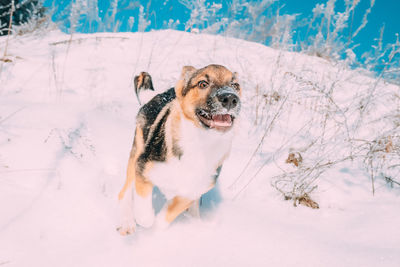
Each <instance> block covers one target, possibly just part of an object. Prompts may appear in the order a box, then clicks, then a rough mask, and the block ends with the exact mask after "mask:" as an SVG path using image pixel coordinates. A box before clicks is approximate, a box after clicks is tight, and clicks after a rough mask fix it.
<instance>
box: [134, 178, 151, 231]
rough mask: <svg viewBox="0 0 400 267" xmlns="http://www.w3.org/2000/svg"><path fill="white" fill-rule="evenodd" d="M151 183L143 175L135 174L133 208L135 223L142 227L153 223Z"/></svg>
mask: <svg viewBox="0 0 400 267" xmlns="http://www.w3.org/2000/svg"><path fill="white" fill-rule="evenodd" d="M152 192H153V184H152V183H151V182H149V181H146V179H145V178H144V177H140V176H137V177H136V180H135V191H134V202H133V205H134V210H135V217H136V223H137V224H139V225H141V226H143V227H146V228H148V227H151V226H152V225H153V223H154V218H155V215H154V209H153V199H152V197H153V195H152Z"/></svg>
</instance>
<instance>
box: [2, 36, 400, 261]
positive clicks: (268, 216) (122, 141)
mask: <svg viewBox="0 0 400 267" xmlns="http://www.w3.org/2000/svg"><path fill="white" fill-rule="evenodd" d="M70 39H71V36H70V35H65V34H63V33H60V32H57V31H53V32H49V33H46V34H33V35H26V36H17V37H12V38H11V39H10V40H9V44H8V58H9V59H10V60H11V61H12V62H3V63H1V62H0V64H3V66H2V70H1V73H0V266H7V267H8V266H10V267H11V266H400V228H399V225H400V213H399V212H398V210H399V207H400V191H399V188H398V187H397V188H390V187H388V186H387V185H386V184H385V182H384V181H381V180H379V179H378V180H377V181H376V182H375V195H374V196H373V195H372V192H371V181H370V179H369V177H368V174H367V173H366V172H365V170H364V169H363V168H361V167H360V165H359V164H358V163H353V164H350V163H348V162H345V163H341V164H337V165H334V166H333V167H332V168H330V169H328V170H327V171H326V172H324V173H323V174H322V175H321V176H320V177H319V178H318V181H317V184H318V188H317V189H316V190H314V191H313V192H312V194H311V196H312V198H313V199H314V200H316V201H317V202H318V204H319V206H320V209H316V210H313V209H310V208H307V207H304V206H298V207H294V206H293V205H292V202H289V201H284V200H283V197H282V195H281V194H280V193H279V192H278V191H277V190H276V189H275V188H273V187H272V186H271V182H272V180H273V177H275V176H276V175H279V174H281V172H282V169H285V168H286V169H288V168H294V167H290V166H288V164H285V162H284V160H285V158H286V157H287V152H288V151H287V150H285V149H286V148H288V149H289V147H295V144H289V143H290V142H296V144H297V142H300V143H301V142H302V140H303V139H307V136H303V135H301V134H300V136H302V137H299V138H294V139H293V138H292V137H293V136H294V135H296V133H303V132H301V131H300V130H301V128H302V127H303V125H304V121H305V122H307V119H305V120H304V118H309V117H313V116H314V115H310V110H312V109H307V110H306V109H301V107H313V105H314V104H313V103H311V104H309V103H307V100H304V99H298V103H297V102H296V103H297V106H291V107H292V110H290V111H289V112H287V113H284V114H282V116H274V115H270V114H278V113H279V112H278V113H274V112H276V111H277V110H278V111H279V106H280V105H279V103H278V104H273V103H272V102H273V100H274V99H275V101H277V102H279V99H278V98H277V97H273V99H272V100H271V99H270V100H269V103H267V104H268V105H269V106H268V105H266V104H265V103H264V102H265V101H266V100H260V93H257V92H258V90H262V91H263V94H264V93H265V92H275V91H277V92H279V93H280V94H283V93H285V92H286V91H288V90H289V89H290V90H293V92H292V91H291V92H290V94H288V95H292V96H293V95H295V94H296V92H297V93H298V92H299V90H300V89H299V88H300V87H302V86H303V87H302V89H304V90H305V91H306V89H307V88H306V87H307V86H308V85H310V84H311V86H312V87H313V88H314V87H317V85H315V84H312V83H311V82H308V81H316V82H318V84H320V85H326V86H329V85H331V83H332V81H335V83H334V84H335V85H337V84H339V85H340V86H339V87H341V89H342V90H340V93H339V94H338V96H335V97H336V98H335V99H339V100H341V102H340V103H339V104H338V106H340V105H346V103H347V102H346V101H352V100H351V99H352V96H353V95H357V94H360V92H364V91H365V90H364V89H363V84H368V83H375V80H373V79H371V78H367V77H362V76H360V75H358V74H354V72H352V71H347V70H345V69H344V68H343V67H342V66H340V65H334V64H333V63H330V62H329V61H326V60H323V59H320V58H314V57H309V56H306V55H300V54H296V53H283V52H280V51H277V50H273V49H271V48H268V47H265V46H263V45H260V44H255V43H250V42H246V41H242V40H235V39H231V38H225V37H221V36H209V35H199V34H190V33H184V32H177V31H156V32H151V33H129V34H128V33H127V34H122V33H118V34H94V35H74V36H72V41H71V42H69V40H70ZM6 40H7V39H6V37H2V38H0V52H1V51H4V47H5V45H6ZM210 63H218V64H222V65H225V66H227V67H228V68H229V69H231V70H233V71H237V72H238V73H239V77H240V80H241V84H242V87H243V90H244V107H243V110H242V118H241V127H240V130H239V131H238V133H237V136H236V139H235V142H234V145H233V151H232V155H231V157H230V158H229V159H228V161H227V162H226V164H225V165H224V167H223V169H222V173H221V176H220V178H219V185H218V190H213V191H211V192H209V193H208V194H207V195H206V196H205V197H204V205H203V207H202V210H201V211H202V219H201V220H198V219H193V218H189V217H186V216H181V217H180V218H179V219H178V220H177V221H176V222H174V223H173V224H172V225H171V227H170V228H169V229H167V230H165V231H159V230H157V231H156V230H153V229H142V228H139V229H138V231H137V232H136V233H135V234H134V235H131V236H127V237H122V236H120V235H119V234H118V233H117V232H116V230H115V227H116V225H117V221H118V220H117V194H118V192H119V190H120V189H121V187H122V185H123V182H124V180H125V172H126V166H127V159H128V156H129V152H130V148H131V145H132V140H133V134H134V131H133V129H134V125H135V115H136V112H137V111H138V108H139V105H138V103H137V100H136V98H135V96H134V89H133V87H132V78H133V76H134V75H135V74H137V73H139V72H140V71H148V72H149V73H150V74H151V75H152V77H153V82H154V85H155V87H156V89H157V90H158V92H162V91H163V90H165V89H168V88H170V87H172V86H174V84H175V82H176V81H177V78H178V77H179V74H180V71H181V68H182V66H184V65H193V66H195V67H203V66H205V65H208V64H210ZM300 75H301V76H300ZM365 81H368V82H367V83H366V82H365ZM288 84H289V86H288ZM377 84H378V86H380V88H379V90H381V91H385V90H399V89H398V88H397V87H395V86H392V85H386V84H384V83H377ZM279 90H281V91H279ZM285 90H286V91H285ZM302 93H304V92H302ZM299 95H300V93H299ZM300 96H301V95H300ZM308 96H309V95H308ZM264 97H265V98H266V99H267V98H268V96H267V95H265V96H264ZM293 97H294V96H293ZM286 99H288V98H286ZM262 101H264V102H262ZM296 101H297V100H296ZM388 101H389V100H388ZM261 102H262V103H264V104H260V103H261ZM281 102H282V101H281ZM388 103H389V102H386V104H385V105H383V107H382V110H381V109H379V108H378V106H377V107H376V109H375V110H374V112H372V113H374V114H384V112H385V107H386V108H388V107H389V104H388ZM317 104H318V103H317ZM317 104H315V105H317ZM263 105H264V106H263ZM274 105H275V106H274ZM293 105H294V104H293ZM260 107H261V108H260ZM256 109H258V110H259V111H257V112H256V111H255V110H256ZM344 112H347V110H346V111H344ZM279 114H280V113H279ZM290 114H291V116H289V115H290ZM369 116H370V117H371V120H373V119H374V116H373V114H372V115H369ZM274 117H276V120H277V121H279V122H280V123H278V122H277V123H276V124H274V125H276V127H275V126H274V127H271V129H268V132H269V133H268V134H267V135H266V137H265V140H264V142H263V146H262V149H260V150H259V151H258V153H256V156H255V157H254V158H253V159H252V160H251V162H250V164H249V167H248V168H246V171H245V172H244V173H243V175H241V176H240V178H239V179H238V180H237V177H238V176H239V174H240V173H241V172H242V170H243V169H244V168H245V166H246V165H247V162H248V161H249V159H250V158H251V156H252V154H253V152H254V150H255V149H256V147H257V145H258V144H259V142H260V140H261V138H262V136H263V135H264V132H265V131H263V130H262V129H265V128H263V127H265V125H264V124H265V123H264V124H263V119H265V121H268V120H269V122H271V121H274V120H273V119H274ZM300 118H302V119H300ZM315 118H316V120H315V121H313V123H319V121H318V118H319V117H318V116H317V117H315ZM346 118H347V119H348V121H347V122H346V123H347V124H346V125H350V124H352V120H353V121H355V120H356V119H353V118H352V117H351V116H347V117H346ZM255 120H259V122H257V125H258V126H254V125H255ZM301 120H302V121H301ZM385 123H386V122H382V124H383V126H382V127H384V125H385ZM266 125H267V124H266ZM328 126H329V125H328ZM328 126H327V129H330V128H329V127H328ZM332 127H333V128H334V127H335V125H333V126H332ZM299 129H300V130H299ZM309 129H311V130H312V129H313V128H309ZM311 130H310V131H311ZM370 130H371V131H373V130H374V129H370ZM364 131H365V132H363V133H360V135H367V134H368V129H365V130H364ZM326 133H327V134H329V133H330V132H329V130H327V131H326ZM303 134H304V133H303ZM309 134H310V135H312V134H313V133H312V132H310V133H309ZM306 135H307V134H306ZM304 142H305V141H304ZM285 144H286V145H285ZM302 145H303V144H299V146H302ZM332 146H333V148H329V145H327V146H326V147H328V149H333V150H334V149H337V151H333V154H340V153H341V149H339V148H338V147H337V143H335V142H334V141H332ZM282 147H285V149H282ZM278 149H280V150H279V151H281V152H279V153H278V154H277V153H275V152H276V151H277V150H278ZM316 153H317V152H316ZM306 161H307V158H305V162H306ZM261 166H264V167H263V168H262V169H261V170H260V167H261ZM258 170H260V171H259V172H258ZM177 171H179V170H177ZM289 171H290V170H289ZM236 180H237V182H235V181H236ZM154 198H155V200H156V201H155V205H160V203H162V196H161V195H160V193H159V192H157V191H156V192H154ZM156 209H159V207H156Z"/></svg>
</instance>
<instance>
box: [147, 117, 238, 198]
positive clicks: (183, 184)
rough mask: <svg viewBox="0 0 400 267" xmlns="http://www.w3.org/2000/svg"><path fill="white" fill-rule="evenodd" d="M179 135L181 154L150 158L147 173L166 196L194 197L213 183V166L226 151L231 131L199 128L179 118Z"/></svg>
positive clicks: (219, 162) (227, 152)
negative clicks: (171, 156) (151, 165)
mask: <svg viewBox="0 0 400 267" xmlns="http://www.w3.org/2000/svg"><path fill="white" fill-rule="evenodd" d="M180 137H181V138H180V140H179V142H178V144H179V147H180V148H181V150H182V152H183V155H182V156H181V158H180V159H178V158H176V157H173V158H171V159H169V160H168V161H166V162H154V165H153V167H152V168H151V170H150V171H149V173H148V176H149V179H150V180H151V181H152V182H153V184H154V185H156V186H158V187H159V189H160V190H161V192H163V193H164V194H165V196H166V198H167V199H171V198H173V197H174V196H182V197H186V198H189V199H193V200H196V199H198V198H199V197H200V196H201V195H202V194H204V193H205V192H207V191H208V190H209V189H210V187H211V185H212V184H213V182H214V175H215V174H216V168H217V167H218V166H219V164H221V163H222V160H223V159H224V158H225V157H226V156H227V155H228V154H229V151H230V148H231V143H232V137H233V133H232V130H231V131H229V132H227V133H221V132H217V131H215V130H206V129H200V128H198V127H195V126H194V125H193V123H192V122H190V121H187V120H185V119H183V120H182V122H181V127H180Z"/></svg>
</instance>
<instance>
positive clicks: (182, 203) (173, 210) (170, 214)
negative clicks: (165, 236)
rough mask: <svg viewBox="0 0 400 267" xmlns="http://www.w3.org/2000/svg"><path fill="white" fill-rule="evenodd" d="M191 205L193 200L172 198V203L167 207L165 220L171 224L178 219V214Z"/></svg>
mask: <svg viewBox="0 0 400 267" xmlns="http://www.w3.org/2000/svg"><path fill="white" fill-rule="evenodd" d="M192 203H193V200H190V199H187V198H184V197H179V196H177V197H174V199H173V200H172V202H171V203H170V204H169V205H168V208H167V213H166V215H165V220H166V221H167V222H169V223H171V222H172V221H173V220H175V218H176V217H178V215H179V214H181V213H182V212H184V211H185V210H187V209H188V208H189V207H190V206H191V205H192Z"/></svg>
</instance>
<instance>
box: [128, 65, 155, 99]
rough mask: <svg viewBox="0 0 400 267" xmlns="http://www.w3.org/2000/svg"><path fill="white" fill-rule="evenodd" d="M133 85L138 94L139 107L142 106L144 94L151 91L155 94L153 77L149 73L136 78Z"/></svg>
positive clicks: (142, 73) (143, 73)
mask: <svg viewBox="0 0 400 267" xmlns="http://www.w3.org/2000/svg"><path fill="white" fill-rule="evenodd" d="M133 83H134V85H135V93H136V97H137V100H138V102H139V105H142V102H143V101H142V98H143V97H142V95H143V93H145V92H149V91H153V92H154V87H153V81H152V80H151V76H150V74H148V73H147V72H141V73H140V74H139V75H138V76H135V79H134V81H133ZM144 102H147V101H144Z"/></svg>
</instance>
